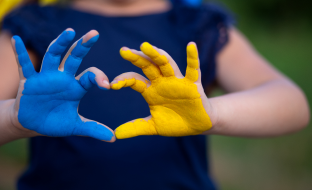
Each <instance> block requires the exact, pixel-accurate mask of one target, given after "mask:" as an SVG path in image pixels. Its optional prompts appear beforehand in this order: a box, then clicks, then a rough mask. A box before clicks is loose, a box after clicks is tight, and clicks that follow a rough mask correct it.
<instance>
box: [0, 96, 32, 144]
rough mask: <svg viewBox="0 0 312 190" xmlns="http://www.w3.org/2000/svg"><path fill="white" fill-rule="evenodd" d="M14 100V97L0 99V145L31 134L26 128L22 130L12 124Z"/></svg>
mask: <svg viewBox="0 0 312 190" xmlns="http://www.w3.org/2000/svg"><path fill="white" fill-rule="evenodd" d="M14 102H15V100H14V99H11V100H0V146H2V145H4V144H6V143H9V142H11V141H14V140H17V139H21V138H25V137H31V136H32V134H31V132H29V131H27V130H26V129H25V130H24V131H23V129H21V128H19V127H16V124H14V122H13V119H12V116H13V114H14V113H13V110H14V109H13V106H14Z"/></svg>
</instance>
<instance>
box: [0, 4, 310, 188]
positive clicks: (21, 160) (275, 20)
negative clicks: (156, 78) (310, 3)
mask: <svg viewBox="0 0 312 190" xmlns="http://www.w3.org/2000/svg"><path fill="white" fill-rule="evenodd" d="M222 2H223V3H224V4H226V6H227V7H229V9H231V10H232V11H233V12H234V13H235V15H236V20H237V23H238V24H237V27H238V28H239V29H240V30H241V31H242V32H243V33H244V34H245V35H246V36H247V38H248V39H249V40H250V41H251V42H252V44H253V45H254V46H255V48H256V49H257V50H258V51H259V52H260V53H261V54H262V55H263V56H264V57H265V58H266V59H267V60H269V61H270V62H271V63H272V64H273V65H274V66H275V67H276V68H278V69H279V70H280V71H281V72H283V73H284V74H285V75H287V76H288V77H289V78H291V79H292V80H293V81H295V82H296V83H297V84H298V85H299V86H300V87H301V88H302V89H303V91H304V92H305V93H306V95H307V97H308V99H309V102H310V105H311V102H312V84H311V82H312V76H311V74H310V73H311V71H312V50H311V46H312V35H311V34H312V32H311V31H312V26H311V23H312V22H311V20H312V19H311V18H310V17H308V16H300V17H299V16H298V17H296V15H293V16H292V15H291V14H293V13H291V14H290V15H288V13H287V11H286V13H284V12H285V11H284V12H282V13H283V14H281V15H276V13H275V12H274V9H273V11H272V9H265V8H263V7H262V9H260V11H259V10H254V9H257V7H260V6H258V4H257V6H251V5H250V4H251V2H252V1H247V0H236V1H231V0H222ZM253 2H258V1H253ZM259 2H264V5H263V4H261V6H264V7H265V6H268V7H269V6H271V5H270V3H268V2H270V1H259ZM259 2H258V3H259ZM281 3H282V2H281ZM281 5H282V4H281ZM275 6H276V5H275ZM251 7H252V9H251ZM254 7H256V8H254ZM266 11H267V12H266ZM280 12H281V11H279V14H280ZM297 12H299V13H300V10H297ZM220 93H222V92H220V91H216V92H215V94H220ZM210 145H211V150H210V151H211V160H210V162H211V166H212V173H213V176H214V178H215V179H216V181H217V182H218V184H219V186H220V189H221V190H309V189H312V128H311V124H310V126H309V127H307V128H306V129H304V130H303V131H301V132H299V133H296V134H293V135H289V136H285V137H279V138H271V139H243V138H234V137H222V136H213V137H212V138H211V139H210ZM26 164H27V140H25V139H23V140H18V141H15V142H12V143H9V144H7V145H4V146H2V147H0V190H11V189H14V187H15V183H16V178H17V176H19V175H20V173H21V172H22V171H23V170H24V169H25V166H26Z"/></svg>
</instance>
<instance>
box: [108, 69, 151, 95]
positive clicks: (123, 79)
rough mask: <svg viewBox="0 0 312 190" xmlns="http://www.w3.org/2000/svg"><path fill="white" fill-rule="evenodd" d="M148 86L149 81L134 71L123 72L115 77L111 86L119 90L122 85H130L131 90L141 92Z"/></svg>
mask: <svg viewBox="0 0 312 190" xmlns="http://www.w3.org/2000/svg"><path fill="white" fill-rule="evenodd" d="M149 86H150V82H149V81H148V80H147V79H146V78H145V77H143V76H142V75H140V74H138V73H134V72H129V73H123V74H121V75H119V76H118V77H116V78H115V79H114V80H113V81H112V83H111V88H112V89H114V90H119V89H121V88H124V87H131V88H132V89H133V90H135V91H137V92H140V93H143V92H144V91H145V90H146V89H147V88H148V87H149Z"/></svg>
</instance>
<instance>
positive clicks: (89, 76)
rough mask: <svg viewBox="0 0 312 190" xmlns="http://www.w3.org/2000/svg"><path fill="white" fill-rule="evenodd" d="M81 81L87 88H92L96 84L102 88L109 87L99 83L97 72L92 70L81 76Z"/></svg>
mask: <svg viewBox="0 0 312 190" xmlns="http://www.w3.org/2000/svg"><path fill="white" fill-rule="evenodd" d="M79 83H80V85H81V86H82V87H83V88H84V89H85V90H88V89H90V88H91V87H92V86H93V85H94V84H95V85H97V87H98V88H99V89H101V90H108V89H107V88H104V87H101V86H99V85H98V83H97V82H96V81H95V74H94V73H92V72H90V71H88V72H87V73H85V74H84V75H82V76H81V77H80V79H79Z"/></svg>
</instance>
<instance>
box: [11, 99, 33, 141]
mask: <svg viewBox="0 0 312 190" xmlns="http://www.w3.org/2000/svg"><path fill="white" fill-rule="evenodd" d="M8 101H10V102H9V107H8V109H7V118H9V122H8V123H9V124H8V125H6V126H7V131H8V133H9V134H11V136H12V138H14V139H21V138H27V137H35V136H37V135H38V134H37V133H36V132H34V131H31V130H29V129H26V128H24V127H23V126H22V125H21V124H20V122H19V121H18V110H16V109H15V106H16V105H15V100H8Z"/></svg>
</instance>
